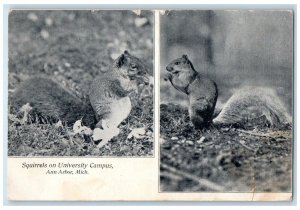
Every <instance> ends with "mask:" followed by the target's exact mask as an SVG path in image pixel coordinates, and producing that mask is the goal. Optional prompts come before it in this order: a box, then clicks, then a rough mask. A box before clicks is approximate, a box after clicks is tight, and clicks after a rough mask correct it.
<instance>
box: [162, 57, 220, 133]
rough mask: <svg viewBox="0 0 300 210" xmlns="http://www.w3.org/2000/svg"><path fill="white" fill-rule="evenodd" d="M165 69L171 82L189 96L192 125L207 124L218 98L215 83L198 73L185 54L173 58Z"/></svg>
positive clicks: (210, 119)
mask: <svg viewBox="0 0 300 210" xmlns="http://www.w3.org/2000/svg"><path fill="white" fill-rule="evenodd" d="M166 69H167V71H168V79H169V80H170V82H171V84H172V85H173V86H174V87H175V88H176V89H177V90H179V91H181V92H183V93H185V94H187V95H188V96H189V116H190V119H191V121H192V123H193V124H194V126H195V127H196V128H202V127H205V126H207V125H208V124H209V123H210V122H211V121H212V116H213V112H214V109H215V105H216V102H217V98H218V89H217V85H216V83H215V82H214V81H213V80H211V79H209V78H208V77H206V76H204V75H201V74H199V73H198V72H197V71H196V70H195V69H194V67H193V64H192V63H191V61H190V60H189V59H188V57H187V56H186V55H183V56H182V57H181V58H178V59H175V60H173V61H172V62H171V63H170V64H169V65H168V66H167V67H166Z"/></svg>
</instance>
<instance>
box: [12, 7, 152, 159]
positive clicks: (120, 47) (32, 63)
mask: <svg viewBox="0 0 300 210" xmlns="http://www.w3.org/2000/svg"><path fill="white" fill-rule="evenodd" d="M152 17H153V16H152V13H151V12H142V13H141V16H137V15H136V14H134V13H133V12H131V11H128V12H127V11H114V12H112V11H12V12H11V13H10V15H9V87H8V88H9V98H10V96H11V93H13V91H14V90H15V89H16V88H17V87H18V85H19V84H20V83H21V82H22V81H23V80H25V79H27V78H30V77H32V76H33V75H41V74H42V75H46V76H49V77H51V78H53V79H54V80H56V81H58V82H59V83H61V84H63V85H65V86H66V88H69V89H70V90H73V91H76V92H77V94H78V95H79V96H80V97H86V95H87V91H88V88H89V84H90V83H91V81H92V79H93V78H94V77H95V76H96V75H99V74H101V73H102V72H105V71H107V70H109V67H110V66H111V64H112V62H113V60H114V59H115V58H116V56H117V55H120V54H121V53H122V52H123V51H124V50H128V51H129V52H130V53H131V54H133V55H136V56H137V57H139V58H141V60H143V61H144V62H145V63H146V65H147V66H148V67H149V68H150V70H151V71H152V64H153V55H152V54H153V53H152V52H153V18H152ZM9 104H10V99H9ZM10 110H11V111H10V116H11V117H12V118H13V117H15V116H16V113H15V112H13V111H12V110H13V109H10ZM137 127H145V128H146V136H145V137H144V138H143V139H135V138H132V139H127V135H128V134H129V133H130V131H131V129H133V128H137ZM120 129H121V133H120V135H119V136H118V137H115V138H113V139H112V140H111V142H109V143H108V144H107V145H106V146H104V147H103V148H100V149H99V148H97V147H96V146H95V145H94V144H93V142H92V141H91V139H90V138H84V137H83V136H81V135H79V134H77V135H73V133H72V129H71V128H67V127H60V128H58V127H56V126H55V125H51V124H47V123H46V124H24V125H19V124H18V123H14V122H13V121H9V134H8V136H9V138H8V153H9V155H11V156H14V155H17V156H18V155H21V156H27V155H29V156H53V155H58V156H89V155H92V156H151V155H153V136H152V134H153V101H152V98H151V97H147V98H144V99H143V100H141V101H140V102H139V104H137V106H136V107H134V108H133V110H132V112H131V114H130V116H129V118H128V119H127V120H125V121H124V122H123V123H122V124H121V125H120Z"/></svg>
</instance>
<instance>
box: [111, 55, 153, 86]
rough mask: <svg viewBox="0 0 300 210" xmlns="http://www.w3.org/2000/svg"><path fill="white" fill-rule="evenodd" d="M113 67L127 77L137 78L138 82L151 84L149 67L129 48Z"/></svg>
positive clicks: (130, 78)
mask: <svg viewBox="0 0 300 210" xmlns="http://www.w3.org/2000/svg"><path fill="white" fill-rule="evenodd" d="M113 68H114V69H115V70H116V72H117V73H118V74H119V75H121V76H122V77H124V78H126V79H129V80H136V82H137V83H138V84H146V85H147V84H149V76H150V75H149V71H148V68H147V67H146V66H145V65H144V64H143V62H142V61H141V60H140V59H138V58H137V57H135V56H133V55H131V54H130V53H129V52H128V51H127V50H125V51H124V53H123V54H121V55H120V56H119V57H118V58H117V59H116V60H115V61H114V63H113Z"/></svg>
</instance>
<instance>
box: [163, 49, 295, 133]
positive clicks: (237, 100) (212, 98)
mask: <svg viewBox="0 0 300 210" xmlns="http://www.w3.org/2000/svg"><path fill="white" fill-rule="evenodd" d="M166 70H167V71H168V76H167V79H168V80H169V81H170V82H171V84H172V85H173V87H174V88H176V89H177V90H179V91H181V92H183V93H185V94H187V95H188V97H189V116H190V119H191V121H192V123H193V125H194V126H195V127H196V128H203V127H205V126H207V125H209V124H211V123H214V124H218V125H238V124H240V123H242V122H244V121H245V120H246V119H249V118H252V119H255V118H259V117H260V116H262V115H263V116H265V117H266V119H267V121H268V122H269V124H270V125H271V126H273V127H279V126H280V125H283V124H286V123H291V116H289V114H288V112H287V111H286V109H285V106H284V105H283V103H282V102H281V100H280V99H279V97H278V96H277V94H276V92H275V91H274V90H272V89H271V88H263V87H244V88H242V89H240V90H239V91H238V92H237V93H235V94H234V95H233V96H231V98H230V99H229V100H228V102H227V103H226V104H225V106H224V107H223V109H222V110H221V111H220V113H218V115H217V116H216V117H215V118H214V119H213V117H214V115H215V114H214V110H215V106H216V102H217V98H218V88H217V85H216V83H215V82H214V81H213V80H211V79H209V78H208V77H206V76H204V75H202V74H200V73H198V72H197V71H196V70H195V69H194V67H193V64H192V63H191V61H190V60H189V59H188V57H187V55H183V56H182V57H181V58H178V59H175V60H173V61H172V62H171V63H170V64H169V65H168V66H167V67H166ZM253 115H255V116H253Z"/></svg>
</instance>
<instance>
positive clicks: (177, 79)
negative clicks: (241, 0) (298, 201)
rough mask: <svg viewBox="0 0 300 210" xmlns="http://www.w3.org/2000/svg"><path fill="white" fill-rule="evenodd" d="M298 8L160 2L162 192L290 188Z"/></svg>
mask: <svg viewBox="0 0 300 210" xmlns="http://www.w3.org/2000/svg"><path fill="white" fill-rule="evenodd" d="M293 15H294V14H293V11H292V10H263V9H260V10H173V11H172V10H170V11H163V12H160V111H159V115H160V131H159V132H160V139H159V144H160V151H159V154H160V183H159V188H160V189H159V190H160V192H223V193H226V192H241V193H243V192H245V193H247V192H251V193H259V192H275V193H277V192H278V193H279V192H281V193H282V192H286V193H290V192H292V158H293V157H292V151H293V148H292V145H293V63H294V61H293V56H294V53H293V52H294V48H293V45H294V42H293V39H294V36H293V34H294V26H293V25H294V22H293Z"/></svg>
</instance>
